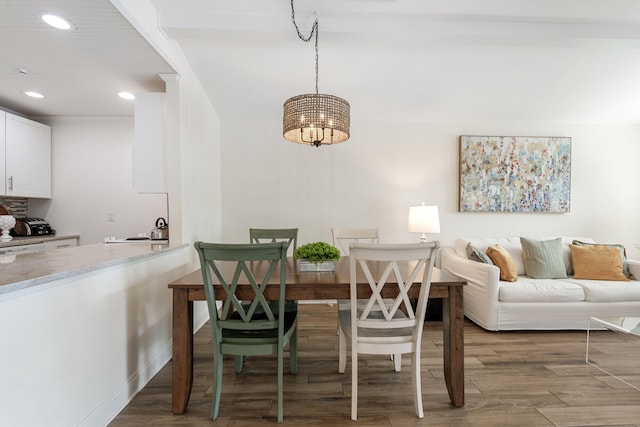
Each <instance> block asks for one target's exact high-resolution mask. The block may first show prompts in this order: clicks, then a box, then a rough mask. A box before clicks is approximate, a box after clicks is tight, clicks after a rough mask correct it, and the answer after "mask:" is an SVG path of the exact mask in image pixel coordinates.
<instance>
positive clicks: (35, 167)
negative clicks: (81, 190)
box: [5, 113, 51, 198]
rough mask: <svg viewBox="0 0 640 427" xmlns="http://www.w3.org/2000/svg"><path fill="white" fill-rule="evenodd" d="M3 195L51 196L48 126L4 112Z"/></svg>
mask: <svg viewBox="0 0 640 427" xmlns="http://www.w3.org/2000/svg"><path fill="white" fill-rule="evenodd" d="M5 152H6V173H5V176H6V187H7V189H6V193H7V195H8V196H19V197H36V198H37V197H41V198H50V197H51V127H50V126H48V125H45V124H42V123H38V122H34V121H33V120H29V119H25V118H24V117H19V116H15V115H13V114H10V113H7V119H6V151H5Z"/></svg>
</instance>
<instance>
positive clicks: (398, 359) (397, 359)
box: [391, 353, 402, 372]
mask: <svg viewBox="0 0 640 427" xmlns="http://www.w3.org/2000/svg"><path fill="white" fill-rule="evenodd" d="M391 359H393V370H394V371H396V372H400V369H401V368H402V353H398V354H392V355H391Z"/></svg>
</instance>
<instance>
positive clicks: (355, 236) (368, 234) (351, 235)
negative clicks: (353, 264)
mask: <svg viewBox="0 0 640 427" xmlns="http://www.w3.org/2000/svg"><path fill="white" fill-rule="evenodd" d="M331 234H332V235H333V246H335V247H337V248H338V249H339V250H340V252H341V253H342V255H344V256H348V255H349V245H350V244H351V243H379V239H380V232H379V231H378V229H377V228H332V229H331ZM387 302H388V301H387ZM337 303H338V311H341V310H349V300H348V299H339V300H338V301H337ZM360 303H362V304H364V303H366V301H364V300H363V301H360ZM337 335H340V328H338V330H337ZM390 357H391V360H393V361H394V362H395V363H394V369H395V371H396V372H399V371H400V364H401V363H402V360H401V356H400V355H397V356H396V357H395V358H394V355H390Z"/></svg>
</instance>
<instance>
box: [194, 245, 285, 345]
mask: <svg viewBox="0 0 640 427" xmlns="http://www.w3.org/2000/svg"><path fill="white" fill-rule="evenodd" d="M194 246H195V249H196V251H197V252H198V256H199V258H200V267H201V269H202V278H203V280H204V289H205V293H206V296H207V305H208V307H209V315H210V316H211V323H212V327H213V331H214V334H220V333H221V332H220V330H221V329H236V330H248V329H251V330H256V329H276V328H278V329H280V328H282V329H284V320H283V318H284V316H277V315H276V313H274V312H273V310H272V309H271V307H270V305H269V303H268V302H267V300H266V299H265V297H264V291H265V290H266V289H267V287H268V286H269V282H270V281H272V280H271V277H272V276H274V275H275V274H278V272H279V274H280V278H279V280H278V281H277V283H278V285H276V286H279V287H280V290H279V300H278V307H279V312H280V313H284V312H285V299H284V296H285V285H286V272H287V261H286V260H287V243H286V242H275V243H260V244H251V243H249V244H225V243H205V242H196V243H195V244H194ZM222 263H227V265H225V268H222ZM258 263H267V264H266V266H265V265H261V266H260V267H261V268H252V267H254V266H255V265H256V264H258ZM225 272H226V273H225ZM231 272H232V273H231ZM258 275H260V276H258ZM272 282H275V280H273V281H272ZM239 283H248V284H250V286H251V288H252V290H253V294H254V297H253V299H251V300H249V299H247V298H246V296H243V298H242V300H240V299H239V298H238V297H237V296H236V289H237V285H238V284H239ZM213 286H219V287H220V288H222V289H224V292H225V298H224V300H223V301H221V300H220V299H219V300H218V301H217V300H216V296H215V292H214V288H213ZM217 302H221V307H220V309H218V304H217ZM218 338H220V337H219V336H218Z"/></svg>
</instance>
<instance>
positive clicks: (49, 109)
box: [0, 0, 175, 116]
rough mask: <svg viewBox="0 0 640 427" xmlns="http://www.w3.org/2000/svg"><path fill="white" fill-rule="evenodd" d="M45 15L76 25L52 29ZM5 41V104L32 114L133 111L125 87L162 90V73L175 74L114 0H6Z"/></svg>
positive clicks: (0, 30) (0, 53) (1, 34)
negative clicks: (29, 92) (36, 96)
mask: <svg viewBox="0 0 640 427" xmlns="http://www.w3.org/2000/svg"><path fill="white" fill-rule="evenodd" d="M43 12H54V13H57V14H60V15H63V16H65V17H67V18H68V19H69V20H71V21H72V22H73V23H74V24H75V26H76V27H77V28H76V30H75V31H73V32H65V31H60V30H56V29H54V28H52V27H49V26H48V25H47V24H45V23H44V22H42V20H41V19H40V15H41V14H42V13H43ZM0 44H1V48H0V107H4V108H7V109H10V110H13V111H16V112H18V113H21V114H25V115H29V116H52V115H71V116H86V115H97V116H124V115H127V116H130V115H133V111H134V108H133V102H131V101H125V100H123V99H121V98H119V97H118V92H120V91H130V92H134V93H135V92H163V91H164V87H165V86H164V81H163V80H162V79H161V78H160V77H159V75H158V74H161V73H174V72H175V71H174V70H173V69H172V68H171V67H170V66H169V65H168V64H167V63H166V62H165V61H164V60H163V59H162V58H161V57H160V55H159V54H158V53H157V52H155V51H154V50H153V49H152V48H151V47H150V45H149V44H148V43H147V42H146V41H145V40H144V38H143V37H142V36H140V35H139V34H138V32H137V31H136V30H135V29H134V28H133V26H132V25H131V24H130V23H129V22H128V21H127V20H126V19H125V18H124V17H122V15H121V14H120V13H119V12H118V11H117V10H116V9H115V8H114V7H113V6H112V5H111V3H110V2H109V1H108V0H5V1H0ZM20 69H24V70H26V71H27V74H26V75H23V74H20V72H19V70H20ZM23 90H34V91H37V92H40V93H42V94H43V95H44V96H45V97H44V98H43V99H34V98H29V97H27V96H25V95H23V94H22V91H23Z"/></svg>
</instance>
